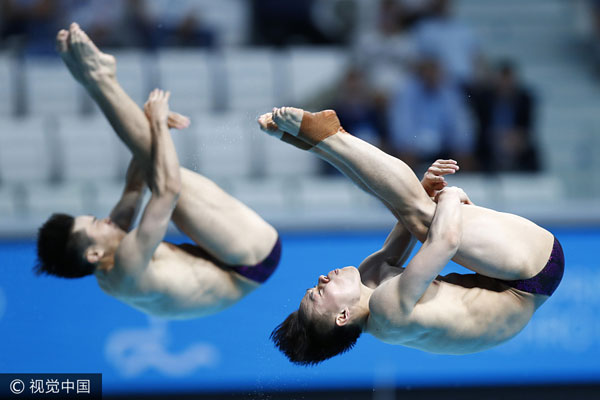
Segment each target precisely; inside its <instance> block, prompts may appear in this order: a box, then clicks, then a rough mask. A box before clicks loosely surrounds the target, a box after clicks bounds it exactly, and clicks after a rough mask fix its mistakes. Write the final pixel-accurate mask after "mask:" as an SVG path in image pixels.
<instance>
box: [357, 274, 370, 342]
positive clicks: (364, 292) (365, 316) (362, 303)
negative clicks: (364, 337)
mask: <svg viewBox="0 0 600 400" xmlns="http://www.w3.org/2000/svg"><path fill="white" fill-rule="evenodd" d="M373 291H374V289H371V288H370V287H367V286H365V285H363V284H362V283H361V284H360V299H359V300H358V303H357V304H356V305H355V306H354V314H355V315H354V317H355V318H356V321H357V323H358V324H359V325H360V327H361V328H362V330H363V331H364V330H366V329H367V323H368V321H369V315H370V311H369V300H371V295H372V294H373Z"/></svg>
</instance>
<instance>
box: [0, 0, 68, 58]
mask: <svg viewBox="0 0 600 400" xmlns="http://www.w3.org/2000/svg"><path fill="white" fill-rule="evenodd" d="M60 6H61V2H60V1H59V0H31V1H17V0H2V3H1V5H0V10H1V18H2V24H0V26H2V33H1V38H2V42H4V41H6V40H8V39H17V42H18V44H17V45H18V46H19V47H20V49H19V50H22V51H24V53H25V54H34V55H54V37H55V36H56V32H57V31H58V27H59V26H61V24H62V21H61V19H60V16H61V7H60Z"/></svg>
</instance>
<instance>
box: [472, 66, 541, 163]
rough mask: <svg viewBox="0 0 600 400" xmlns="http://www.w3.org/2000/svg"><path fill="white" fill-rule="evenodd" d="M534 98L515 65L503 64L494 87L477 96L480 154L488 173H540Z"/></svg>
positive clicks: (474, 103)
mask: <svg viewBox="0 0 600 400" xmlns="http://www.w3.org/2000/svg"><path fill="white" fill-rule="evenodd" d="M534 104H535V101H534V98H533V96H532V95H531V93H530V92H529V90H527V89H526V88H525V87H524V86H523V85H522V84H521V83H520V82H519V80H518V77H517V74H516V71H515V67H514V65H513V64H512V63H511V62H508V61H504V62H502V63H501V64H500V65H499V66H498V68H497V71H496V76H495V79H494V81H493V82H491V85H490V86H489V87H488V88H487V89H486V88H480V90H478V91H476V92H475V93H474V97H473V105H474V111H475V115H476V118H477V123H478V127H477V131H478V132H477V133H478V143H477V155H478V160H479V163H480V165H481V167H482V168H483V170H484V171H487V172H501V171H529V172H535V171H539V170H540V163H539V158H538V151H537V149H536V146H535V144H534V141H533V137H532V135H533V130H534V129H533V128H534V127H533V123H534V115H533V111H534Z"/></svg>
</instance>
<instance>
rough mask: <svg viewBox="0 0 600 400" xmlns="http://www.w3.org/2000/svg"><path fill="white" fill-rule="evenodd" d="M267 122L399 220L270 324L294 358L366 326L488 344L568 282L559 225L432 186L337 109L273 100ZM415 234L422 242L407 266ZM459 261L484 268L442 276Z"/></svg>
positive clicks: (428, 342) (336, 347) (385, 335)
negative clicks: (346, 122)
mask: <svg viewBox="0 0 600 400" xmlns="http://www.w3.org/2000/svg"><path fill="white" fill-rule="evenodd" d="M258 122H259V125H260V127H261V129H262V130H263V131H264V132H266V133H268V134H269V135H271V136H274V137H276V138H279V139H281V140H283V141H285V142H287V143H290V144H292V145H295V146H296V147H299V148H301V149H304V150H308V151H311V152H313V153H315V154H317V155H318V156H319V157H321V158H323V159H324V160H326V161H328V162H330V163H331V164H332V165H334V166H335V167H337V168H338V169H339V170H340V171H341V172H343V173H344V174H346V175H347V176H348V177H349V178H350V179H351V180H352V181H353V182H354V183H356V184H357V185H358V186H359V187H361V188H362V189H363V190H365V191H367V192H368V193H370V194H372V195H373V196H375V197H376V198H378V199H379V200H380V201H381V202H382V203H383V204H384V205H386V206H387V207H388V208H389V209H390V210H391V211H392V213H393V214H394V216H395V217H396V219H397V220H398V222H397V224H396V226H395V227H394V229H393V230H392V232H391V233H390V234H389V236H388V238H387V240H386V241H385V243H384V245H383V247H382V249H381V250H379V251H377V252H375V253H374V254H372V255H370V256H369V257H367V258H366V259H365V260H364V261H363V262H362V263H361V264H360V266H359V267H358V268H355V267H345V268H340V269H334V270H332V271H331V272H329V273H327V274H326V275H321V276H320V277H319V278H318V280H317V284H316V285H315V286H314V287H312V288H310V289H308V290H307V291H306V293H305V294H304V296H303V297H302V300H301V302H300V306H299V308H298V310H296V311H294V312H293V313H291V314H290V315H289V316H288V317H287V318H286V319H285V321H284V322H283V323H281V324H280V325H279V326H278V327H277V328H276V329H275V330H274V331H273V332H272V334H271V338H272V340H273V341H274V342H275V345H276V346H277V347H278V348H279V349H280V350H281V351H282V352H283V353H284V354H285V355H286V356H287V357H288V358H289V359H290V361H292V362H294V363H297V364H301V365H314V364H317V363H319V362H321V361H323V360H326V359H328V358H331V357H333V356H335V355H336V354H340V353H343V352H345V351H347V350H348V349H350V348H352V346H353V345H354V344H355V343H356V340H357V339H358V337H359V336H360V335H361V333H363V332H366V333H370V334H371V335H373V336H375V337H376V338H378V339H380V340H381V341H383V342H385V343H389V344H395V345H403V346H408V347H412V348H416V349H420V350H424V351H428V352H433V353H445V354H465V353H473V352H478V351H482V350H485V349H488V348H491V347H493V346H496V345H498V344H500V343H503V342H505V341H507V340H509V339H510V338H512V337H513V336H515V335H516V334H517V333H519V332H520V331H521V330H522V329H523V328H524V327H525V325H526V324H527V323H528V322H529V320H530V319H531V317H532V315H533V313H534V312H535V311H536V310H537V309H538V307H540V306H541V305H542V304H543V303H544V302H545V301H546V300H547V299H548V298H549V296H551V295H552V293H553V292H554V290H555V289H556V288H557V286H558V285H559V283H560V281H561V278H562V275H563V270H564V256H563V252H562V249H561V246H560V244H559V242H558V240H557V239H556V238H555V237H554V236H553V235H552V234H551V233H550V232H548V231H546V230H545V229H543V228H541V227H539V226H538V225H536V224H534V223H533V222H531V221H528V220H527V219H525V218H522V217H519V216H516V215H511V214H507V213H501V212H496V211H493V210H490V209H487V208H483V207H478V206H476V205H473V203H472V202H471V201H470V200H469V198H468V197H467V195H466V194H465V193H464V192H463V191H462V190H461V189H459V188H451V187H439V186H438V187H437V188H435V190H429V193H428V192H427V188H425V190H424V188H423V187H422V186H421V184H420V183H419V181H418V179H417V177H416V176H415V174H414V173H413V171H412V170H411V169H410V168H409V167H408V166H407V165H406V164H405V163H403V162H402V161H401V160H399V159H397V158H394V157H392V156H390V155H388V154H386V153H384V152H383V151H381V150H379V149H378V148H376V147H374V146H372V145H370V144H368V143H366V142H364V141H362V140H360V139H358V138H357V137H355V136H352V135H351V134H349V133H348V132H346V131H345V130H344V129H343V128H342V127H341V126H340V122H339V120H338V118H337V116H336V114H335V112H334V111H332V110H326V111H322V112H319V113H309V112H306V111H303V110H300V109H297V108H291V107H284V108H275V109H273V112H272V113H267V114H264V115H262V116H261V117H260V118H259V121H258ZM438 168H441V169H442V170H444V169H446V170H456V165H455V164H454V163H453V162H452V161H445V162H444V164H443V165H438ZM449 172H451V171H449ZM438 179H443V177H438ZM438 183H439V182H438ZM440 189H441V190H440ZM412 237H416V238H417V239H418V240H419V241H421V242H422V243H423V244H422V246H421V248H420V249H419V251H418V252H417V253H416V254H415V256H414V257H413V258H412V259H411V260H410V262H408V264H407V265H406V267H404V268H402V265H403V264H404V262H405V261H406V260H407V258H408V257H409V255H410V252H411V249H412V245H413V240H412ZM450 260H453V261H455V262H456V263H458V264H460V265H462V266H464V267H466V268H468V269H470V270H472V271H474V272H475V273H474V274H457V273H452V274H448V275H444V276H441V275H440V273H441V271H442V270H443V268H444V266H445V265H446V264H447V263H448V262H449V261H450Z"/></svg>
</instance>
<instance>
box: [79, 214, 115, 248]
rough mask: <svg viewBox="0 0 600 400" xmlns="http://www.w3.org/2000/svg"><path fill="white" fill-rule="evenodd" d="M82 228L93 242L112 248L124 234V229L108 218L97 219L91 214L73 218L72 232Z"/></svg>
mask: <svg viewBox="0 0 600 400" xmlns="http://www.w3.org/2000/svg"><path fill="white" fill-rule="evenodd" d="M79 230H83V231H84V232H85V234H86V235H87V237H88V238H90V240H91V241H92V242H94V243H95V244H99V245H101V246H104V247H107V248H112V247H114V246H115V244H116V245H118V243H119V242H120V241H121V239H122V238H123V236H125V231H123V230H122V229H121V228H119V227H118V226H117V225H116V224H115V223H114V222H112V221H111V220H110V218H104V219H97V218H96V217H93V216H91V215H81V216H79V217H76V218H75V224H74V225H73V232H77V231H79Z"/></svg>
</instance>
